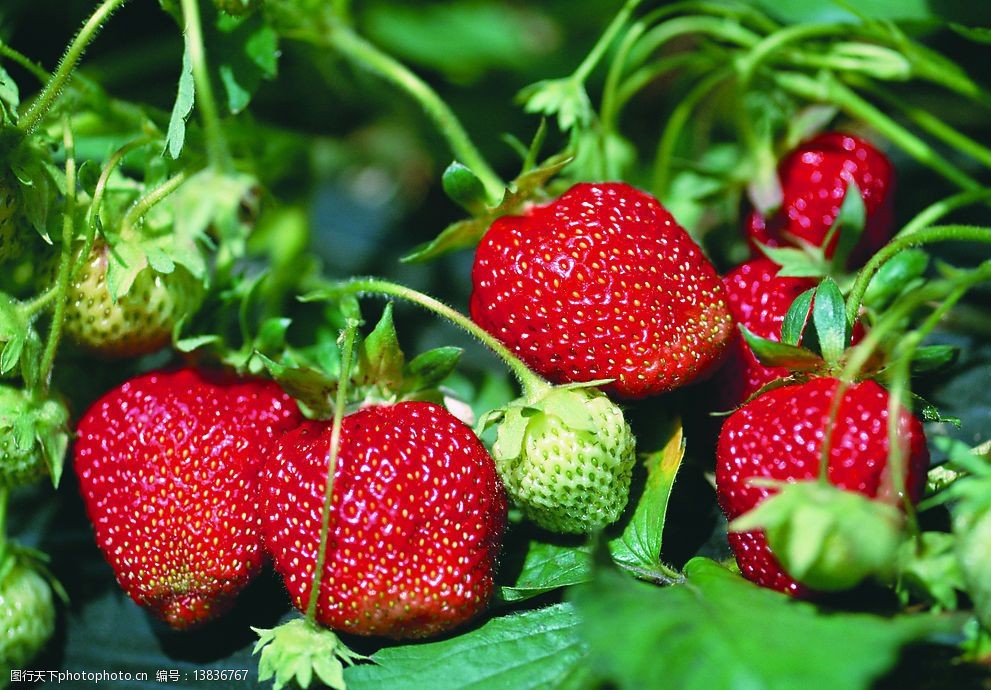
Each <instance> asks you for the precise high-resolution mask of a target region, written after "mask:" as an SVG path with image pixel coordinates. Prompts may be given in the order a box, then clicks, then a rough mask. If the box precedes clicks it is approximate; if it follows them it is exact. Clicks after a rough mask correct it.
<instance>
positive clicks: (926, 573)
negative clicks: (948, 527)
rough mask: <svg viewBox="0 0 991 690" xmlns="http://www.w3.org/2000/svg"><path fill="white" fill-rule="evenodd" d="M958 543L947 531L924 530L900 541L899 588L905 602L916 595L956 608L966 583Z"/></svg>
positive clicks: (938, 604)
mask: <svg viewBox="0 0 991 690" xmlns="http://www.w3.org/2000/svg"><path fill="white" fill-rule="evenodd" d="M955 546H956V539H955V538H954V537H953V535H952V534H948V533H946V532H923V533H921V534H920V535H918V536H917V537H916V538H915V539H909V540H907V541H905V542H904V543H903V544H902V545H901V548H900V549H899V551H898V559H897V561H898V583H897V588H898V593H899V595H900V597H901V599H902V603H903V604H907V603H908V602H909V599H910V596H916V597H922V598H924V599H926V600H928V601H930V602H932V604H933V605H934V606H935V607H937V608H938V609H943V610H947V611H954V610H956V608H957V604H958V597H957V592H958V591H963V590H964V589H965V585H964V581H963V573H962V572H961V570H960V564H959V562H958V561H957V557H956V554H955V553H954V548H955Z"/></svg>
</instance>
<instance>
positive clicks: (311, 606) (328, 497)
mask: <svg viewBox="0 0 991 690" xmlns="http://www.w3.org/2000/svg"><path fill="white" fill-rule="evenodd" d="M360 325H361V322H360V321H358V320H357V319H348V320H347V323H346V325H345V326H344V333H343V335H342V338H343V341H344V342H343V344H342V346H341V378H340V383H339V384H338V386H337V399H336V400H335V402H334V421H333V422H332V423H331V427H330V448H329V449H328V451H327V483H326V484H325V485H324V492H323V512H322V513H321V515H320V543H319V545H318V546H317V564H316V568H315V570H314V571H313V588H312V589H311V590H310V599H309V601H308V602H307V604H306V617H307V618H309V619H310V620H311V621H315V620H316V615H317V602H318V600H319V598H320V579H321V577H322V576H323V568H324V565H325V564H326V562H327V539H328V536H329V534H330V513H331V508H332V506H333V502H334V501H333V498H334V473H335V472H336V471H337V455H338V453H339V452H340V449H341V425H342V424H343V422H344V409H345V407H346V406H347V389H348V380H349V378H350V375H351V360H352V357H353V355H354V340H355V337H356V336H357V334H358V326H360Z"/></svg>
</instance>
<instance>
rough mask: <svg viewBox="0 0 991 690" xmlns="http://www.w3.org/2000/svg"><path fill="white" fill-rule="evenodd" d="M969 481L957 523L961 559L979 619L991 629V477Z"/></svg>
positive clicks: (958, 548)
mask: <svg viewBox="0 0 991 690" xmlns="http://www.w3.org/2000/svg"><path fill="white" fill-rule="evenodd" d="M968 484H969V486H968V487H967V488H968V491H967V496H966V498H965V499H964V500H963V501H961V503H960V505H959V506H958V508H957V510H956V511H955V512H956V515H955V517H954V522H953V534H954V535H955V536H956V553H957V561H958V562H959V564H960V570H961V573H962V574H963V579H964V582H965V583H966V585H967V594H969V595H970V598H971V601H973V602H974V611H975V612H976V613H977V618H978V620H980V621H981V625H983V626H984V627H985V628H986V629H987V630H991V581H989V579H988V573H991V499H989V496H991V478H985V479H981V480H976V479H975V480H970V481H968Z"/></svg>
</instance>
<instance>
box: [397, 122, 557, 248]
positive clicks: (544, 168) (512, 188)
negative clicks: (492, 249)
mask: <svg viewBox="0 0 991 690" xmlns="http://www.w3.org/2000/svg"><path fill="white" fill-rule="evenodd" d="M539 138H540V137H539V136H538V139H539ZM537 144H538V142H536V141H535V146H536V145H537ZM572 159H573V157H572V156H571V154H570V153H567V152H565V153H560V154H557V155H554V156H551V157H550V158H548V159H547V160H545V161H544V162H543V163H541V164H540V165H537V166H534V167H531V168H529V169H527V166H526V164H525V165H524V170H523V172H521V173H520V175H519V176H517V178H516V179H515V180H513V181H512V182H510V183H509V186H508V187H506V191H505V192H504V193H503V196H502V199H501V200H500V201H499V203H497V204H495V205H494V206H490V205H488V204H487V203H486V202H485V200H484V187H483V186H482V183H481V181H479V180H478V178H477V177H475V176H474V173H472V172H471V170H469V169H468V168H466V167H465V166H464V165H461V164H460V163H458V162H454V163H452V164H451V165H450V166H449V167H448V168H447V170H446V171H445V172H444V176H443V185H444V191H446V192H447V194H448V196H450V197H451V198H452V199H453V200H454V201H455V202H457V203H458V204H460V205H462V206H463V207H465V208H466V209H468V210H469V211H470V212H471V213H472V214H473V217H471V218H468V219H466V220H460V221H457V222H455V223H452V224H451V225H448V226H447V227H446V228H444V230H442V231H441V233H440V234H439V235H437V237H435V238H434V239H432V240H430V241H428V242H425V243H424V244H421V245H419V246H417V247H414V249H413V251H411V252H410V253H409V254H407V255H406V256H404V257H403V259H402V260H403V261H404V262H408V263H419V262H422V261H431V260H433V259H436V258H438V257H440V256H443V255H444V254H447V253H449V252H453V251H457V250H459V249H465V248H468V247H474V246H475V245H476V244H478V241H479V240H480V239H481V238H482V235H484V234H485V231H486V230H488V229H489V226H491V225H492V223H493V221H495V220H496V219H497V218H500V217H502V216H509V215H516V214H518V213H519V212H520V211H521V210H522V209H523V208H524V207H525V206H526V204H527V203H529V202H531V201H532V200H534V199H538V198H540V197H542V196H544V193H543V192H544V187H545V186H546V185H547V183H548V182H549V181H550V179H551V178H552V177H554V176H555V175H557V174H558V173H559V172H561V170H563V169H564V168H565V166H567V165H568V164H569V163H570V162H571V161H572Z"/></svg>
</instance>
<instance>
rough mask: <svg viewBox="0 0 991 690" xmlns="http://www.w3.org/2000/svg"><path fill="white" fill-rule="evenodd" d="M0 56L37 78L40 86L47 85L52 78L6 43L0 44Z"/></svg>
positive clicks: (44, 70)
mask: <svg viewBox="0 0 991 690" xmlns="http://www.w3.org/2000/svg"><path fill="white" fill-rule="evenodd" d="M0 56H3V57H5V58H7V59H8V60H13V61H14V62H16V63H17V64H18V65H20V66H21V67H23V68H24V69H26V70H27V71H28V72H30V73H31V74H32V75H34V76H35V77H37V79H38V81H40V82H41V83H42V84H45V83H47V82H48V80H49V79H51V78H52V75H51V74H50V73H49V72H48V70H46V69H45V68H43V67H42V66H41V65H39V64H38V63H36V62H34V61H33V60H32V59H31V58H29V57H28V56H27V55H25V54H24V53H22V52H20V51H19V50H14V49H13V48H11V47H10V46H9V45H7V44H6V43H2V42H0Z"/></svg>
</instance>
